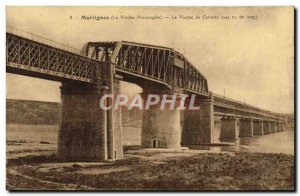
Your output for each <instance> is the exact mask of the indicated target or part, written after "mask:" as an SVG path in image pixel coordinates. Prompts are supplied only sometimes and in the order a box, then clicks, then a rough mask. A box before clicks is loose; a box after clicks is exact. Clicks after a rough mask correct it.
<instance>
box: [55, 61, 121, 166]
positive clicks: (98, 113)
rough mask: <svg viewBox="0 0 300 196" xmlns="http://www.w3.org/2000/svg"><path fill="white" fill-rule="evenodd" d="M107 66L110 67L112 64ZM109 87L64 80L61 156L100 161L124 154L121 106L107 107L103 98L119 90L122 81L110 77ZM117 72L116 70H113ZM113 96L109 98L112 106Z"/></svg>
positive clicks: (67, 158) (58, 152) (109, 103)
mask: <svg viewBox="0 0 300 196" xmlns="http://www.w3.org/2000/svg"><path fill="white" fill-rule="evenodd" d="M106 65H107V66H105V65H103V67H107V68H109V67H110V66H108V65H110V64H106ZM103 73H106V74H105V75H106V79H107V82H108V84H109V86H108V88H103V89H102V87H101V86H100V85H95V84H89V85H83V84H82V83H67V82H64V83H62V86H61V99H62V116H61V122H60V129H59V136H58V150H57V154H58V158H60V159H61V160H66V161H68V160H73V161H91V160H92V161H97V160H106V159H111V160H114V159H119V158H122V157H123V147H122V124H121V109H118V110H113V109H110V110H104V109H103V108H100V106H99V100H100V99H101V97H102V96H104V95H105V94H116V93H118V92H119V80H118V79H117V78H113V77H111V78H109V76H113V75H111V74H107V72H105V70H104V71H103ZM109 73H113V72H109ZM112 102H113V101H112V99H110V98H108V99H106V101H105V105H106V106H108V107H109V106H110V105H112Z"/></svg>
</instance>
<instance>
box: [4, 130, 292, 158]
mask: <svg viewBox="0 0 300 196" xmlns="http://www.w3.org/2000/svg"><path fill="white" fill-rule="evenodd" d="M122 135H123V136H122V137H123V144H124V145H140V144H141V128H137V127H123V134H122ZM219 136H220V127H219V126H216V128H215V130H214V143H218V142H219V141H218V140H219V139H218V138H219ZM6 137H7V141H21V140H23V142H22V145H18V146H14V148H18V149H19V148H22V147H23V148H28V146H27V145H24V144H25V143H27V144H30V145H31V146H32V148H36V147H43V148H45V146H44V145H43V144H41V142H42V141H46V142H49V143H50V144H55V146H56V144H57V138H58V126H53V125H7V135H6ZM222 143H223V142H222ZM228 144H230V145H229V146H214V147H209V146H201V147H200V146H197V147H191V148H196V149H205V150H212V151H243V152H245V151H247V152H266V153H285V154H294V131H284V132H278V133H273V134H268V135H262V136H254V137H244V138H239V139H238V140H236V141H234V142H231V143H228ZM12 147H13V146H8V148H9V149H8V150H10V148H12Z"/></svg>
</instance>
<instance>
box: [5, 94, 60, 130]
mask: <svg viewBox="0 0 300 196" xmlns="http://www.w3.org/2000/svg"><path fill="white" fill-rule="evenodd" d="M59 112H60V104H59V103H53V102H41V101H27V100H17V99H6V124H28V125H58V124H59Z"/></svg>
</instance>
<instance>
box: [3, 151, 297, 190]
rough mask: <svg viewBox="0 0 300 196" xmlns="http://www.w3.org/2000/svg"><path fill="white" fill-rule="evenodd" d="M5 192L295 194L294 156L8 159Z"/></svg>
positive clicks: (131, 154) (135, 154)
mask: <svg viewBox="0 0 300 196" xmlns="http://www.w3.org/2000/svg"><path fill="white" fill-rule="evenodd" d="M37 184H38V186H37ZM7 189H8V190H211V191H214V190H286V191H291V190H294V156H293V155H287V154H283V153H255V152H211V151H206V150H192V149H188V150H186V149H183V150H170V149H134V148H133V149H127V150H126V151H125V152H124V159H120V160H116V161H115V162H108V161H103V162H60V161H58V160H57V159H56V157H55V155H54V154H50V155H37V156H31V157H30V156H25V157H22V158H16V159H14V160H13V159H8V160H7Z"/></svg>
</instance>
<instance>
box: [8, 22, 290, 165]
mask: <svg viewBox="0 0 300 196" xmlns="http://www.w3.org/2000/svg"><path fill="white" fill-rule="evenodd" d="M6 71H7V72H8V73H14V74H20V75H25V76H30V77H37V78H42V79H47V80H53V81H59V82H61V84H62V85H61V101H62V108H61V114H60V115H61V123H60V130H59V138H58V152H57V154H58V157H59V158H61V159H63V160H78V161H79V160H106V159H111V160H114V159H119V158H122V157H123V146H122V124H121V118H122V117H121V110H120V109H118V110H113V109H111V110H107V111H104V110H101V109H100V108H99V99H100V98H101V97H102V96H104V95H106V94H118V92H119V90H120V81H127V82H130V83H134V84H137V85H138V86H140V87H141V88H142V89H143V92H142V95H143V96H146V95H147V94H151V93H152V94H153V93H155V94H161V95H162V94H167V95H170V96H171V95H173V94H188V95H196V100H197V102H196V104H198V105H199V106H200V110H197V111H187V110H185V111H178V110H159V108H157V107H151V108H150V110H146V111H144V112H143V127H142V145H143V146H145V147H159V148H178V147H180V146H182V145H199V144H203V143H206V144H207V143H212V142H213V141H212V139H213V138H212V135H213V127H214V117H215V116H221V117H222V118H221V135H220V140H221V141H231V140H235V139H236V138H237V137H251V136H253V135H263V134H270V133H274V132H278V131H284V130H285V125H286V118H285V117H284V116H281V115H278V114H275V113H272V112H270V111H266V110H263V109H260V108H257V107H254V106H251V105H248V104H244V103H241V102H238V101H236V100H232V99H229V98H225V97H223V96H219V95H216V94H213V93H211V92H209V89H208V83H207V79H206V78H205V77H204V76H203V75H202V74H201V73H200V72H199V70H197V69H196V68H195V66H194V65H193V64H192V63H191V62H189V61H188V59H186V58H185V57H184V56H183V55H182V54H180V53H179V52H177V51H175V50H173V49H171V48H167V47H160V46H153V45H146V44H140V43H133V42H126V41H118V42H117V41H116V42H115V41H112V42H88V43H86V44H85V45H84V47H83V49H82V50H80V51H79V50H76V49H74V48H71V47H68V46H65V45H63V44H59V43H56V42H53V41H51V40H48V39H45V38H42V37H39V36H36V35H33V34H29V33H25V32H22V31H20V30H17V29H14V28H12V27H7V33H6ZM41 90H42V89H41ZM111 101H112V100H107V103H106V104H111V103H110V102H111ZM180 115H183V121H184V122H183V126H182V128H181V127H180ZM238 121H239V124H240V128H239V132H238V126H237V125H238Z"/></svg>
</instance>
